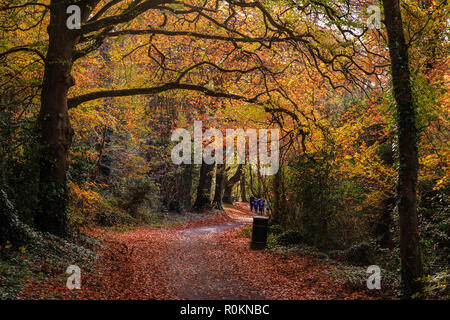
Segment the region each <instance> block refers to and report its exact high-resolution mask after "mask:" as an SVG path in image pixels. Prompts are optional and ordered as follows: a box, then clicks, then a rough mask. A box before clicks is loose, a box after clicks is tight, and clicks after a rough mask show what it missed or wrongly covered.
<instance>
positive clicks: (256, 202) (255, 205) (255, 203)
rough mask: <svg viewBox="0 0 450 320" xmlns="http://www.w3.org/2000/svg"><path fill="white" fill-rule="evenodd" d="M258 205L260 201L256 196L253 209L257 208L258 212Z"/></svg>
mask: <svg viewBox="0 0 450 320" xmlns="http://www.w3.org/2000/svg"><path fill="white" fill-rule="evenodd" d="M258 207H259V201H258V200H257V199H256V198H255V200H253V209H254V210H255V213H256V214H258Z"/></svg>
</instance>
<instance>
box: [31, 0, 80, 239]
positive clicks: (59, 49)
mask: <svg viewBox="0 0 450 320" xmlns="http://www.w3.org/2000/svg"><path fill="white" fill-rule="evenodd" d="M66 7H67V4H66V3H65V2H64V1H52V2H51V7H50V24H49V26H48V35H49V47H48V51H47V56H46V61H45V71H44V79H43V84H42V93H41V110H40V114H39V121H40V130H41V143H42V150H41V158H40V164H39V165H40V183H39V210H38V212H37V214H36V218H35V224H36V227H37V228H38V229H40V230H41V231H47V232H50V233H53V234H55V235H58V236H64V235H65V234H66V231H67V230H66V227H67V216H66V172H67V169H68V164H69V162H68V153H69V148H70V145H71V141H72V128H71V125H70V121H69V114H68V109H67V92H68V90H69V88H70V87H71V86H72V85H73V84H74V80H73V78H72V76H71V74H70V72H71V69H72V55H73V51H74V46H75V43H76V41H78V38H77V36H76V35H75V34H74V32H73V31H71V30H69V29H68V28H67V27H66V19H67V14H66Z"/></svg>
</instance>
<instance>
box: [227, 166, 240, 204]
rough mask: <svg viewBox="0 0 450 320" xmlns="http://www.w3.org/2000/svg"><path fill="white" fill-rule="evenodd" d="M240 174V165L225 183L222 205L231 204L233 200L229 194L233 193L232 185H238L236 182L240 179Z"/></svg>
mask: <svg viewBox="0 0 450 320" xmlns="http://www.w3.org/2000/svg"><path fill="white" fill-rule="evenodd" d="M241 173H242V164H240V165H238V167H237V169H236V172H235V173H234V175H233V176H232V177H231V178H230V179H228V180H227V181H226V183H225V191H224V193H223V202H224V203H228V204H233V199H232V196H231V194H232V192H233V187H234V185H235V184H236V183H238V181H239V180H240V179H241Z"/></svg>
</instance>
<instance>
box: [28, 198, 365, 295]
mask: <svg viewBox="0 0 450 320" xmlns="http://www.w3.org/2000/svg"><path fill="white" fill-rule="evenodd" d="M252 216H253V214H252V213H250V211H249V209H248V206H247V205H246V204H243V203H237V204H235V206H234V208H229V209H226V214H217V215H214V214H210V215H207V216H205V218H204V219H199V220H196V221H190V222H187V223H185V224H183V225H180V226H178V227H175V228H168V229H163V228H159V229H158V228H145V227H142V228H137V229H133V230H129V231H126V232H114V231H105V230H100V229H94V230H92V232H91V233H92V235H93V236H97V237H98V238H100V239H102V240H103V241H104V242H105V244H106V247H105V249H104V252H105V255H104V260H103V261H100V262H98V263H97V266H98V267H99V268H100V270H98V271H95V272H94V271H91V272H85V273H83V280H82V281H83V282H82V283H83V285H82V286H83V288H82V290H79V291H76V292H75V291H69V290H68V289H67V288H66V287H65V278H66V276H65V275H62V276H63V277H62V278H63V279H61V280H60V282H55V281H53V282H50V283H42V282H34V283H30V292H29V294H33V293H34V294H36V293H37V292H39V296H40V297H42V298H45V297H46V293H48V292H53V297H50V298H54V296H58V297H59V299H66V298H69V299H105V300H109V299H137V300H141V299H157V300H169V299H199V300H203V299H214V300H215V299H230V300H239V299H254V300H260V299H281V300H294V299H306V300H309V299H373V298H374V297H371V296H370V295H368V292H367V290H361V289H356V288H348V287H347V286H346V285H345V284H344V283H343V282H341V281H338V280H336V279H332V278H330V276H329V275H328V274H329V272H328V271H330V269H331V268H333V266H329V265H327V264H326V263H324V262H323V261H320V260H317V259H315V258H313V257H309V256H299V255H297V254H295V253H289V254H282V253H277V252H274V251H266V250H264V251H262V250H256V251H255V250H250V246H249V242H250V239H248V238H247V237H245V236H243V235H242V234H241V233H239V232H238V228H239V227H241V226H243V225H245V224H250V223H251V221H252ZM23 296H24V297H27V294H26V293H24V295H23Z"/></svg>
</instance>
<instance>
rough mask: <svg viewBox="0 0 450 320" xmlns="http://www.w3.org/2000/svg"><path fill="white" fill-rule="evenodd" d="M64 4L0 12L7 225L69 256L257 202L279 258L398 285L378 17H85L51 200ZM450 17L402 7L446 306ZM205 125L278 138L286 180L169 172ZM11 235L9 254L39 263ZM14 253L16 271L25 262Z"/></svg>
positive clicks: (430, 263) (279, 12)
mask: <svg viewBox="0 0 450 320" xmlns="http://www.w3.org/2000/svg"><path fill="white" fill-rule="evenodd" d="M66 2H67V1H66ZM91 2H92V3H91ZM394 2H395V1H394ZM59 3H60V1H59V2H58V1H51V2H50V1H42V3H41V2H39V3H38V2H34V1H31V2H30V1H27V2H24V1H20V0H1V1H0V34H1V36H0V92H1V98H0V193H1V194H0V199H1V201H0V210H2V212H3V213H6V212H9V213H11V212H14V214H15V215H16V216H17V218H18V219H19V220H20V221H21V222H23V223H24V224H25V225H26V228H27V230H28V229H30V230H32V229H33V230H34V229H35V228H37V229H39V230H42V231H50V232H51V233H55V234H56V235H58V236H63V237H66V238H67V239H71V237H76V236H75V235H76V234H82V231H81V230H83V227H86V226H103V227H112V226H119V225H120V226H132V225H148V224H153V225H154V224H158V223H160V222H161V221H163V220H164V217H165V216H166V215H167V212H176V213H178V214H180V215H183V214H186V213H187V212H204V211H208V210H212V209H219V210H220V209H223V206H224V205H225V206H227V205H230V204H232V202H234V201H248V199H249V196H250V195H251V194H253V195H256V196H264V197H265V198H266V199H268V200H269V201H270V203H271V204H272V224H273V225H274V226H273V227H272V228H273V230H276V233H278V234H280V235H281V236H280V237H281V240H279V243H288V244H291V243H298V242H301V243H304V244H306V245H308V246H310V247H313V248H316V249H317V250H320V251H322V252H325V253H327V254H329V255H330V256H333V257H336V259H339V258H342V259H344V260H346V261H350V262H352V263H356V264H367V263H375V264H378V265H380V266H382V267H383V268H385V269H387V270H390V271H392V272H394V273H396V274H399V273H398V272H399V270H400V247H399V246H400V240H399V234H400V230H399V216H398V210H396V203H397V200H398V199H397V191H396V185H397V175H398V172H399V161H400V159H399V152H398V142H397V136H398V133H399V132H398V122H397V120H396V119H397V117H398V114H397V113H398V111H397V109H396V107H395V106H396V101H395V94H394V89H393V86H392V77H391V71H390V70H391V69H390V63H391V60H390V56H389V48H388V40H387V38H388V37H387V33H386V30H385V28H384V20H383V27H382V28H381V29H379V30H376V29H367V26H366V24H365V21H366V19H367V18H368V14H367V12H366V11H365V9H366V8H367V6H368V5H370V4H378V3H377V2H376V1H375V2H372V1H326V0H318V1H256V2H253V1H199V0H190V1H185V2H182V1H139V0H135V1H117V0H112V1H104V0H100V1H79V4H80V5H82V8H84V7H83V6H86V7H87V8H90V10H92V11H91V13H90V14H89V15H88V17H89V19H90V21H92V22H90V23H88V22H85V21H86V20H87V19H88V17H86V16H85V15H84V16H83V23H82V25H83V27H82V29H81V33H79V34H77V35H76V41H75V42H76V43H73V44H72V47H71V48H72V49H73V50H72V49H71V50H72V51H71V52H70V55H71V59H69V60H70V61H63V62H61V65H64V64H66V65H70V69H68V70H66V71H61V75H63V74H64V77H65V78H64V79H63V80H61V79H60V80H58V81H63V82H67V81H69V82H70V84H68V85H67V87H66V89H65V90H66V91H65V94H66V96H65V97H66V100H64V101H65V102H63V103H62V109H61V110H63V111H55V113H54V114H55V119H57V118H58V117H60V118H61V119H63V118H64V121H65V122H64V124H61V123H63V122H61V123H59V122H57V120H55V121H56V122H53V123H52V124H51V126H53V127H54V128H56V127H57V128H63V129H61V130H62V131H61V132H60V133H59V134H60V136H58V133H57V132H56V133H55V132H53V133H52V134H55V139H59V140H58V141H57V142H55V145H57V144H58V143H61V144H64V143H65V144H66V147H64V148H66V149H67V156H65V155H64V154H63V155H61V157H60V158H58V159H67V164H66V165H67V170H63V171H64V172H63V173H62V176H63V177H64V184H62V187H61V185H60V184H58V185H57V186H55V187H54V188H53V187H52V188H53V189H51V188H50V187H48V186H50V185H53V183H54V181H53V180H52V181H53V182H52V181H50V180H48V179H50V178H51V177H52V174H53V173H52V172H53V171H52V170H53V169H52V170H50V169H49V170H50V171H45V172H44V171H43V168H45V166H47V168H50V167H51V165H48V164H47V165H43V164H42V163H43V161H44V160H42V157H43V155H45V154H53V153H52V152H53V151H52V152H49V151H48V146H46V145H44V144H43V140H42V135H43V133H42V132H43V130H44V129H45V128H44V129H43V124H42V123H43V122H45V121H46V120H45V116H43V113H42V106H43V101H45V100H42V99H43V98H42V97H43V91H44V93H45V92H46V91H45V90H47V91H52V90H54V91H55V92H56V91H57V90H56V89H52V88H54V87H46V86H45V85H44V86H43V83H44V78H45V77H47V72H50V71H49V70H50V68H51V63H50V62H49V61H51V59H52V57H51V55H48V52H51V49H52V46H60V47H61V48H63V47H64V44H63V40H64V39H66V38H67V37H68V36H67V35H59V36H60V38H58V36H55V34H56V32H58V30H63V29H62V28H63V23H64V22H65V20H64V19H63V18H65V17H67V14H65V13H64V14H61V16H62V17H63V18H61V19H62V20H61V19H60V18H59V16H58V15H59V14H60V12H59V11H57V10H59V9H58V8H59V7H58V6H59ZM67 3H68V2H67ZM67 3H65V4H67ZM254 3H257V4H258V5H253V4H254ZM52 6H53V7H52ZM146 6H147V7H148V8H147V7H146ZM448 6H449V4H448V2H447V1H445V0H443V1H439V0H437V1H429V0H405V1H401V2H400V7H401V13H402V19H403V31H404V34H405V40H406V45H407V50H408V53H409V70H410V84H411V92H412V98H413V101H414V110H415V113H416V114H415V120H416V124H415V128H416V130H417V145H418V180H417V213H418V231H419V239H420V242H419V246H420V250H421V256H422V259H423V270H424V278H426V279H428V280H427V281H428V282H426V286H425V292H428V294H429V295H430V296H432V297H448V287H447V289H445V287H444V289H445V290H443V291H442V288H443V287H442V285H443V284H447V283H448V279H449V275H448V265H449V260H448V259H449V256H450V255H449V244H450V236H449V228H450V227H449V226H450V225H449V179H450V178H449V177H450V169H449V153H450V151H449V150H450V149H449V118H448V116H449V93H448V85H449V73H448V64H449V63H450V60H449V56H448V45H449V42H448V19H449V17H448V13H449V11H448ZM52 8H57V9H52ZM64 8H65V7H64V6H63V9H64ZM102 8H103V9H102ZM52 10H53V11H52ZM83 10H84V9H83ZM133 10H137V13H136V14H134V13H133V12H134V11H133ZM61 12H62V11H61ZM83 12H84V11H83ZM130 12H131V14H130ZM341 12H344V13H345V12H347V14H343V15H341V16H339V13H341ZM51 14H53V16H52V19H54V21H56V22H57V23H59V25H58V27H56V29H52V28H49V23H50V16H51ZM110 17H113V18H114V17H116V18H117V17H118V18H117V19H116V20H114V19H111V20H108V18H110ZM271 19H272V20H271ZM60 20H61V21H60ZM56 22H55V23H56ZM53 28H55V27H53ZM58 28H60V29H58ZM52 32H54V33H55V34H53V33H52ZM61 32H62V31H61ZM64 32H65V31H64ZM49 34H50V36H49ZM356 35H358V36H356ZM58 39H60V40H58ZM71 39H72V38H71ZM73 39H75V38H73ZM52 41H55V42H54V43H52ZM64 50H65V49H64ZM56 51H57V50H56ZM56 51H55V52H56ZM65 51H67V50H65ZM46 52H47V55H46ZM52 61H53V60H52ZM54 61H59V60H57V59H55V60H54ZM57 63H60V62H57ZM55 68H56V67H55ZM53 71H54V72H56V71H55V70H53ZM67 72H69V73H67ZM45 88H47V89H45ZM49 88H50V89H49ZM63 91H64V90H63ZM91 92H96V93H94V94H91V95H89V93H91ZM67 98H68V100H67ZM50 109H51V108H50ZM50 109H49V110H50ZM66 113H67V119H66ZM52 117H53V115H52ZM43 119H44V120H43ZM52 119H53V118H52ZM66 120H67V121H66ZM194 120H203V123H204V126H206V124H207V125H208V126H209V127H212V128H219V129H221V130H225V129H229V128H230V129H231V128H243V129H248V128H278V129H280V130H281V137H282V139H281V141H280V170H279V171H278V173H277V174H276V175H274V176H269V177H267V176H261V175H260V173H259V168H260V167H259V164H258V165H256V166H251V165H249V164H248V163H246V164H245V165H217V166H216V165H207V164H202V165H180V166H177V165H174V164H172V162H171V159H170V151H171V148H172V147H173V146H174V142H171V141H170V135H171V133H172V131H173V130H174V129H176V128H186V129H189V130H192V125H193V121H194ZM52 121H53V120H52ZM65 124H69V125H68V126H67V127H64V126H65ZM64 139H66V140H67V141H66V142H67V143H66V142H64V141H63V140H64ZM61 141H63V142H61ZM52 150H56V149H52ZM56 158H57V157H56ZM56 158H55V159H56ZM58 161H59V160H58ZM58 163H59V165H57V166H58V168H60V169H61V168H63V167H64V166H65V164H63V165H61V163H60V162H58ZM43 172H44V173H43ZM55 176H56V175H55ZM46 177H48V178H46ZM44 178H45V179H47V180H45V179H44ZM43 181H45V184H46V186H47V187H46V188H43V183H44V182H43ZM55 181H56V180H55ZM61 181H62V180H61ZM61 181H60V182H58V183H61ZM60 188H62V189H64V190H63V191H58V190H60ZM43 196H46V197H50V198H48V200H45V199H44V198H43ZM52 197H53V198H52ZM55 197H56V198H55ZM43 199H44V200H43ZM54 199H57V200H54ZM43 203H47V204H48V203H58V204H59V203H63V205H61V206H59V205H58V206H59V207H58V208H57V209H54V211H55V212H56V213H57V214H61V212H64V219H65V220H64V221H66V224H65V226H64V228H65V229H64V230H67V233H66V232H64V234H63V233H61V232H59V231H57V230H60V229H54V230H53V231H55V232H52V230H43V228H42V223H41V224H40V222H39V221H43V220H42V219H43V218H42V216H39V212H40V210H42V204H43ZM47 211H51V210H50V209H49V207H47ZM2 219H9V218H2ZM39 219H41V220H39ZM44 220H45V219H44ZM4 221H5V220H2V224H3V226H0V228H4V226H5V225H7V224H6V223H5V222H4ZM8 221H9V220H8ZM275 225H276V226H275ZM44 229H45V228H44ZM1 231H2V233H1V234H0V240H1V245H2V246H3V248H4V250H6V249H5V248H11V247H13V248H16V250H19V249H20V248H22V249H20V250H26V249H24V248H26V247H27V245H30V244H29V243H30V242H23V241H22V240H21V239H23V236H21V235H20V234H19V235H18V234H16V233H14V232H15V231H14V232H13V231H11V228H9V229H5V228H4V229H1ZM30 232H31V231H30ZM25 238H26V237H25ZM26 239H27V238H26ZM26 241H28V240H26ZM24 243H25V244H24ZM26 243H28V244H26ZM17 248H19V249H17ZM4 250H3V251H4ZM3 251H2V252H3ZM5 252H6V251H5ZM5 252H3V253H2V255H5V256H4V257H3V258H2V259H5V261H6V260H7V259H9V258H5V257H6V256H8V257H10V256H9V255H11V254H13V253H11V252H9V253H8V252H6V253H5ZM0 279H1V278H0ZM5 281H6V280H5Z"/></svg>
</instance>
